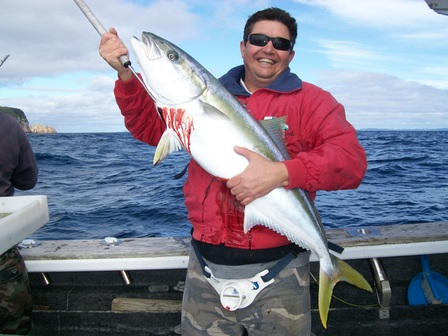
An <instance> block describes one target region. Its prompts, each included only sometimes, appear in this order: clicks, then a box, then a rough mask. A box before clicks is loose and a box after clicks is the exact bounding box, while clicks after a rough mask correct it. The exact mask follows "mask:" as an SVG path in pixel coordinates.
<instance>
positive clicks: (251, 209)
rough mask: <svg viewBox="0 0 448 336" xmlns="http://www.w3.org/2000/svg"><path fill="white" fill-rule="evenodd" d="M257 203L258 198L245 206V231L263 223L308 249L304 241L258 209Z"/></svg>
mask: <svg viewBox="0 0 448 336" xmlns="http://www.w3.org/2000/svg"><path fill="white" fill-rule="evenodd" d="M255 203H257V200H254V201H252V202H251V203H249V204H248V205H246V206H245V208H244V227H243V228H244V233H247V232H249V231H250V230H251V229H252V228H253V227H254V226H257V225H263V226H265V227H268V228H269V229H271V230H273V231H275V232H277V233H279V234H281V235H283V236H285V237H286V238H288V240H289V241H290V242H292V243H295V244H297V245H299V246H300V247H302V248H304V249H308V247H307V246H306V245H305V244H304V242H303V241H301V240H298V239H297V238H298V237H293V236H291V235H290V234H289V233H288V231H286V230H284V229H283V228H282V227H281V226H280V225H278V224H277V223H276V222H275V221H273V220H271V219H270V218H269V217H267V216H265V215H264V214H263V213H261V212H260V211H257V210H256V209H257V205H256V204H255Z"/></svg>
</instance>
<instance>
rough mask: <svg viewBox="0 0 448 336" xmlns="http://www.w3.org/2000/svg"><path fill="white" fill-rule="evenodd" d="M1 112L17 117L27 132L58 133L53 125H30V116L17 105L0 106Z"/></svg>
mask: <svg viewBox="0 0 448 336" xmlns="http://www.w3.org/2000/svg"><path fill="white" fill-rule="evenodd" d="M0 113H6V114H9V115H11V116H13V117H14V118H16V119H17V121H18V122H19V124H20V125H21V126H22V128H23V130H24V131H25V132H27V133H46V134H52V133H57V131H56V129H55V128H54V127H51V126H45V125H40V124H32V125H30V124H29V122H28V118H27V117H26V115H25V112H23V111H22V110H21V109H18V108H15V107H8V106H0Z"/></svg>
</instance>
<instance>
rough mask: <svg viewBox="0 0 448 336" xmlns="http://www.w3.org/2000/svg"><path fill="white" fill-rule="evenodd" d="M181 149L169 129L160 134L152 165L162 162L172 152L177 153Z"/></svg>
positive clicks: (177, 140)
mask: <svg viewBox="0 0 448 336" xmlns="http://www.w3.org/2000/svg"><path fill="white" fill-rule="evenodd" d="M181 148H182V144H181V143H180V141H179V139H178V138H177V136H176V134H175V133H174V132H173V131H172V130H170V129H169V128H168V129H167V130H166V131H165V132H164V133H163V134H162V137H161V138H160V141H159V143H158V145H157V148H156V152H155V153H154V159H153V164H154V165H156V164H158V163H159V162H161V161H163V159H165V158H166V157H167V156H168V155H170V154H171V153H172V152H175V151H178V150H180V149H181Z"/></svg>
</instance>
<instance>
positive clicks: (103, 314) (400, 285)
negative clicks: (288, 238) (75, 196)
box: [22, 222, 448, 336]
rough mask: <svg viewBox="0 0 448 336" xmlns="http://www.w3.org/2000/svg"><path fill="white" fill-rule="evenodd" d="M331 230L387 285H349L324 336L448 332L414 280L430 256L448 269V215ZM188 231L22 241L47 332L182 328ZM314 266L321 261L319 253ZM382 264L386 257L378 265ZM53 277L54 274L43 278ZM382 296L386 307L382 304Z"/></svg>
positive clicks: (447, 311)
mask: <svg viewBox="0 0 448 336" xmlns="http://www.w3.org/2000/svg"><path fill="white" fill-rule="evenodd" d="M350 230H352V232H349V231H347V230H345V229H336V230H328V231H327V235H328V237H329V239H330V240H331V241H332V242H334V243H336V244H338V245H341V246H343V247H344V248H345V250H344V252H343V253H342V255H341V257H342V258H343V259H346V260H348V262H349V264H351V265H352V266H353V267H355V268H356V269H357V270H358V271H360V272H361V273H362V274H363V275H364V276H365V277H366V279H367V280H368V281H369V282H370V283H371V284H372V285H374V286H375V288H376V289H377V291H376V292H374V293H373V294H371V293H367V292H364V291H362V290H358V289H356V288H354V287H352V286H350V285H347V284H345V283H339V284H338V285H337V286H336V287H335V290H334V298H333V299H332V303H331V308H330V313H329V320H328V329H327V330H325V329H323V327H322V325H321V324H320V319H319V315H318V310H317V291H318V285H317V283H316V282H315V281H313V280H312V283H311V286H310V289H311V295H312V297H311V304H312V314H313V332H314V333H315V334H316V335H365V336H369V335H407V336H409V335H422V334H435V335H445V334H447V330H448V322H447V320H446V316H448V305H446V304H443V305H424V306H410V305H409V304H408V302H407V288H408V286H409V283H410V281H411V279H412V278H413V277H414V276H415V275H416V274H418V273H420V272H421V271H422V268H421V263H420V258H419V255H421V254H428V255H429V261H430V265H431V268H432V270H433V271H436V272H439V273H441V274H442V275H444V276H448V273H447V272H448V268H447V266H446V265H448V254H447V252H448V223H446V222H441V223H422V224H407V225H390V226H384V227H375V228H365V227H364V228H355V229H350ZM188 250H189V246H188V239H187V238H173V237H170V238H168V237H167V238H140V239H123V241H122V242H121V243H120V244H118V245H115V246H107V245H104V242H103V241H102V240H82V241H42V242H41V245H39V246H37V247H35V248H30V249H22V255H23V256H24V258H25V260H26V263H27V267H28V269H29V271H30V278H31V281H32V288H33V296H34V304H35V309H34V317H35V322H36V329H37V333H38V334H39V335H75V336H76V335H103V334H104V335H105V334H108V335H177V334H176V327H177V326H178V325H179V323H180V303H181V299H182V289H183V288H182V286H183V281H184V279H185V272H186V266H187V262H188V257H187V254H188ZM312 259H313V262H312V263H311V272H312V275H313V276H316V277H317V275H318V269H319V265H318V263H317V262H315V261H316V258H315V256H313V257H312ZM373 261H375V262H378V263H379V264H377V263H375V262H373ZM43 276H46V280H49V281H50V284H49V285H47V286H43V285H42V282H41V281H42V280H43ZM380 303H381V304H382V305H383V306H382V307H381V306H380Z"/></svg>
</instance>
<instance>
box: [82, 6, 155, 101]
mask: <svg viewBox="0 0 448 336" xmlns="http://www.w3.org/2000/svg"><path fill="white" fill-rule="evenodd" d="M74 1H75V3H76V4H77V5H78V7H79V9H80V10H81V12H83V13H84V15H85V16H86V18H87V20H89V21H90V23H91V24H92V26H93V28H95V29H96V31H97V32H98V34H100V36H103V35H104V34H105V33H107V30H106V29H105V28H104V26H103V25H102V24H101V22H100V21H99V20H98V19H97V17H96V16H95V14H93V12H92V11H91V10H90V8H89V7H88V6H87V4H86V3H85V2H84V0H74ZM119 59H120V62H121V64H123V66H124V67H125V68H128V69H129V70H131V72H132V74H133V75H134V76H135V78H137V80H138V81H139V82H140V84H141V85H143V87H144V88H145V89H146V91H148V88H147V87H146V85H145V83H144V82H143V81H142V79H141V78H140V77H139V76H138V75H137V73H136V72H135V70H134V68H133V67H132V65H131V61H130V60H129V58H128V56H127V55H121V56H120V57H119ZM148 92H149V91H148Z"/></svg>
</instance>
